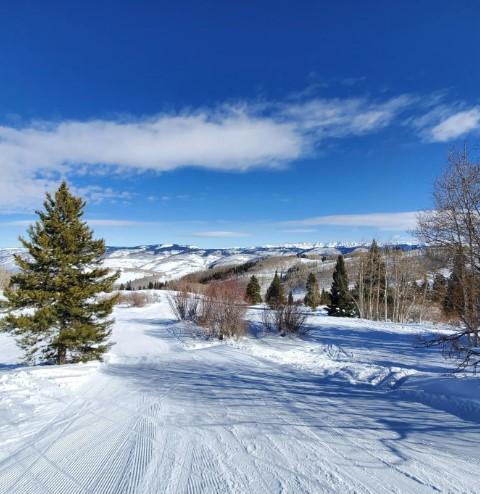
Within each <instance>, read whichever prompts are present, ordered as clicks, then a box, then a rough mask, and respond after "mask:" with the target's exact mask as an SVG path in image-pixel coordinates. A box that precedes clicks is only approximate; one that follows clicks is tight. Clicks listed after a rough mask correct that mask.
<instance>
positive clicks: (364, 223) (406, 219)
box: [282, 211, 418, 231]
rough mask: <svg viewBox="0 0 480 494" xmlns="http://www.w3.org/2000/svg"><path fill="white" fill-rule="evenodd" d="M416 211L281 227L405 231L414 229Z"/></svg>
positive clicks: (335, 217)
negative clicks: (365, 228)
mask: <svg viewBox="0 0 480 494" xmlns="http://www.w3.org/2000/svg"><path fill="white" fill-rule="evenodd" d="M417 216H418V211H407V212H401V213H368V214H338V215H330V216H316V217H314V218H305V219H301V220H294V221H285V222H283V223H282V224H283V225H291V226H295V225H296V226H301V225H304V226H314V225H329V226H349V227H372V228H377V229H379V230H385V231H396V230H399V231H406V230H411V229H413V228H415V225H416V224H417Z"/></svg>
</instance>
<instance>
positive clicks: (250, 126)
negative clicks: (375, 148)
mask: <svg viewBox="0 0 480 494" xmlns="http://www.w3.org/2000/svg"><path fill="white" fill-rule="evenodd" d="M411 104H412V98H411V97H409V96H406V95H401V96H398V97H395V98H391V99H384V100H373V99H370V98H367V97H363V98H347V99H338V98H337V99H330V100H328V99H321V98H314V97H310V98H309V99H308V100H303V101H300V100H298V99H297V100H293V101H292V100H290V101H287V102H267V103H262V104H258V103H241V104H238V105H235V106H231V105H230V106H226V105H221V106H218V107H216V108H210V109H199V110H197V111H188V112H187V111H185V112H180V113H175V114H173V113H172V114H160V115H156V116H152V117H148V118H141V119H131V120H127V119H123V120H100V119H97V120H89V121H62V122H34V123H32V124H30V125H28V126H24V127H8V126H0V168H1V169H2V173H3V175H2V181H1V182H0V212H12V211H21V210H24V211H25V210H31V209H32V208H33V207H34V206H38V203H39V200H40V198H42V197H43V196H44V194H45V192H46V191H47V190H52V189H53V188H54V187H56V186H57V184H58V181H59V179H60V178H62V177H69V176H70V177H71V176H74V175H76V174H95V173H99V172H105V170H106V169H111V168H112V167H113V169H115V170H119V171H121V170H134V171H146V170H153V171H168V170H173V169H176V168H179V167H186V166H190V167H201V168H208V169H214V170H222V171H245V170H249V169H251V168H254V167H259V166H261V167H279V166H283V165H285V164H287V163H291V162H293V161H295V160H297V159H299V158H302V157H305V156H307V155H308V154H310V153H312V152H313V149H315V148H316V147H317V146H318V145H319V144H320V143H322V142H323V141H324V140H325V139H329V138H342V137H347V136H351V135H363V134H365V133H369V132H375V131H378V130H380V129H382V128H384V127H386V126H387V125H390V124H391V123H392V122H393V121H394V120H395V119H396V118H397V116H398V115H399V114H400V113H401V112H402V111H404V110H405V109H406V108H408V107H409V106H410V105H411ZM93 189H94V188H90V189H85V190H84V191H83V192H84V193H85V194H86V195H87V197H88V198H90V199H91V200H94V201H95V200H96V201H101V200H105V199H112V200H113V198H114V197H116V196H118V193H117V192H116V191H113V190H110V189H100V188H96V190H93ZM123 194H124V195H125V197H120V199H123V200H129V198H130V197H129V196H128V193H127V192H126V193H123Z"/></svg>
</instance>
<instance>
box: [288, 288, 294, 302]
mask: <svg viewBox="0 0 480 494" xmlns="http://www.w3.org/2000/svg"><path fill="white" fill-rule="evenodd" d="M287 304H288V305H293V304H294V301H293V292H292V290H290V291H289V292H288V301H287Z"/></svg>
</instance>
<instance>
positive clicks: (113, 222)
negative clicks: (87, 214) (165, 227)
mask: <svg viewBox="0 0 480 494" xmlns="http://www.w3.org/2000/svg"><path fill="white" fill-rule="evenodd" d="M35 221H37V218H32V219H31V220H14V221H3V222H0V225H5V226H25V227H26V226H29V225H32V224H33V223H35ZM85 221H86V222H87V223H88V224H89V225H90V226H105V227H109V226H113V227H116V226H135V225H154V224H157V222H153V221H135V220H121V219H120V220H117V219H86V220H85Z"/></svg>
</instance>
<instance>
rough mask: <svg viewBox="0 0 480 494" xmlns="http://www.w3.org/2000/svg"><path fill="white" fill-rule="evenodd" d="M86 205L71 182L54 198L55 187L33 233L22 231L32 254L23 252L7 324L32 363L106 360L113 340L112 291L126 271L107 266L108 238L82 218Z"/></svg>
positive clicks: (10, 296) (9, 297) (10, 290)
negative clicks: (99, 236) (100, 237)
mask: <svg viewBox="0 0 480 494" xmlns="http://www.w3.org/2000/svg"><path fill="white" fill-rule="evenodd" d="M84 207H85V202H84V201H83V200H82V199H81V198H78V197H75V196H73V195H72V194H71V193H70V191H69V189H68V186H67V184H66V183H65V182H64V183H62V185H61V186H60V188H59V189H58V190H57V192H56V193H55V195H54V196H53V197H52V196H51V195H50V194H47V197H46V200H45V202H44V210H43V211H37V214H38V216H39V219H38V221H37V222H36V223H35V224H34V225H32V226H31V227H30V228H29V230H28V236H29V240H25V239H23V238H20V241H21V243H22V244H23V246H24V247H25V248H26V249H27V251H28V257H22V256H20V255H17V256H15V261H16V264H17V266H18V268H19V272H18V273H17V274H15V275H14V276H13V277H12V280H11V284H10V287H9V288H8V289H7V290H6V291H5V296H6V297H7V300H8V312H7V315H6V317H5V318H4V321H3V324H2V326H3V328H4V329H5V330H6V331H8V332H10V333H12V334H13V335H15V336H16V337H17V341H18V344H19V345H20V347H21V348H22V349H23V350H24V352H25V358H26V360H27V361H28V362H31V363H36V362H39V361H41V362H50V361H54V362H56V363H57V364H64V363H67V362H79V361H82V362H84V361H88V360H94V359H101V357H102V355H103V354H104V353H105V352H106V351H107V350H108V348H109V347H110V346H111V344H110V343H108V339H109V336H110V333H111V329H110V327H111V324H112V321H111V319H110V318H109V316H110V314H111V312H112V310H113V306H114V304H115V302H116V300H117V297H116V296H110V297H108V296H104V294H105V293H109V292H111V291H112V289H113V284H114V283H115V281H116V280H117V278H118V274H113V275H110V274H109V270H108V269H106V268H103V267H102V266H101V260H102V256H103V255H104V254H105V243H104V241H103V240H94V239H93V232H92V231H91V230H90V228H89V227H88V226H87V224H86V223H85V222H84V221H82V215H83V209H84ZM100 294H102V296H101V297H99V295H100Z"/></svg>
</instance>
